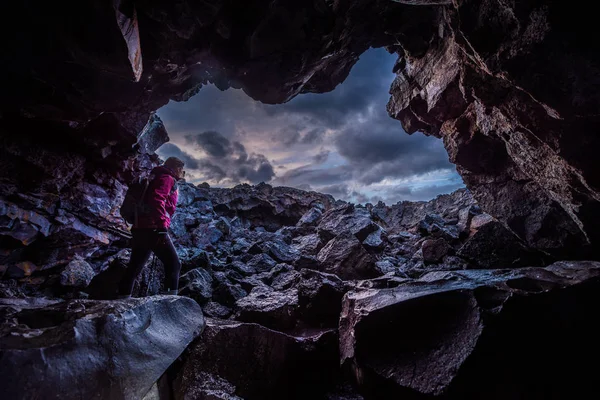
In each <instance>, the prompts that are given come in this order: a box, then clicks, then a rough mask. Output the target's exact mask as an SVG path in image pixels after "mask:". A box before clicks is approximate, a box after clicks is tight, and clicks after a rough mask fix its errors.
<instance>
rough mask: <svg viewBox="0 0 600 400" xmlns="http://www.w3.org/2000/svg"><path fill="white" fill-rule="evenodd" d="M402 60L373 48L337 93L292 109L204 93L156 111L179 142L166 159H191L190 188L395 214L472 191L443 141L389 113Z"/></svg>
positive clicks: (211, 90) (237, 92)
mask: <svg viewBox="0 0 600 400" xmlns="http://www.w3.org/2000/svg"><path fill="white" fill-rule="evenodd" d="M397 58H398V55H397V54H390V53H389V52H387V51H386V50H384V49H383V48H377V49H376V48H371V49H369V50H367V51H366V52H365V53H363V54H362V55H361V56H360V58H359V60H358V61H357V62H356V64H355V65H354V66H353V67H352V69H351V70H350V73H349V75H348V77H347V78H346V79H345V80H344V81H343V82H342V83H340V84H339V85H338V86H337V87H336V88H335V89H333V90H332V91H330V92H327V93H306V94H299V95H297V96H296V97H294V98H293V99H291V100H290V101H288V102H286V103H284V104H264V103H261V102H260V101H257V100H254V99H252V98H250V97H249V96H247V95H246V94H245V93H244V92H243V90H241V89H233V88H230V89H227V90H220V89H218V88H217V87H216V86H214V85H209V86H206V87H203V88H202V89H200V90H199V91H198V93H197V94H195V95H194V96H192V97H191V98H190V99H188V100H186V101H185V102H176V101H170V102H169V103H168V104H167V105H165V106H163V107H161V108H160V109H159V110H158V111H157V115H158V116H159V117H160V118H161V119H162V121H163V123H164V125H165V127H166V130H167V132H168V133H169V138H170V139H169V142H167V143H165V144H163V145H162V146H161V147H160V148H159V149H158V150H157V153H158V154H159V155H160V156H161V157H163V158H166V157H169V156H177V157H180V158H182V159H184V160H185V161H186V163H187V166H186V168H187V170H188V175H187V176H186V180H187V181H188V182H190V183H195V184H199V183H202V182H207V183H209V184H210V185H211V187H232V186H234V185H236V184H239V183H249V184H258V183H260V182H265V183H268V184H271V185H272V186H289V187H295V188H298V189H303V190H314V191H317V192H320V193H326V194H331V195H333V196H334V197H335V198H336V199H341V200H344V201H351V202H354V203H359V204H365V203H372V204H376V203H378V202H379V201H383V202H384V203H386V204H388V205H391V204H395V203H397V202H399V201H402V200H411V201H422V200H425V201H426V200H430V199H432V198H434V197H436V196H437V195H439V194H443V193H450V192H452V191H454V190H456V189H458V188H460V187H463V186H464V184H463V182H462V178H461V177H460V175H458V173H456V171H455V167H454V165H452V164H451V163H450V162H449V161H448V155H447V153H446V151H445V149H444V147H443V143H442V141H441V140H437V139H436V138H433V137H428V136H425V135H422V134H421V133H417V134H414V135H408V134H406V132H404V130H403V129H402V126H401V124H400V123H399V122H398V121H397V120H394V119H392V118H390V116H389V115H388V113H387V112H386V104H387V102H388V101H389V87H390V85H391V83H392V82H393V80H394V78H395V76H396V75H395V74H394V73H393V72H392V70H393V68H394V64H395V63H396V62H397Z"/></svg>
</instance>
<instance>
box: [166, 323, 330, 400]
mask: <svg viewBox="0 0 600 400" xmlns="http://www.w3.org/2000/svg"><path fill="white" fill-rule="evenodd" d="M338 354H339V353H338V340H337V334H336V331H335V330H332V329H326V330H316V331H312V332H299V333H298V334H295V335H288V334H284V333H281V332H276V331H272V330H270V329H268V328H265V327H263V326H260V325H257V324H249V323H242V322H236V321H223V320H215V319H210V318H209V319H207V327H206V329H205V330H204V333H203V334H202V336H201V338H200V339H199V340H198V341H196V342H195V343H194V344H193V345H192V346H190V347H189V348H188V350H186V352H185V354H184V356H183V364H182V366H181V370H180V372H179V374H178V376H177V378H176V379H175V381H174V385H173V389H174V390H173V391H174V395H175V396H174V397H175V399H176V400H183V399H190V398H195V397H192V395H191V394H190V393H191V391H192V390H193V388H195V387H197V385H198V384H199V382H201V381H202V379H203V378H202V377H204V376H205V375H204V374H207V373H208V374H211V375H212V376H214V377H218V378H219V379H223V380H225V381H227V382H229V383H230V384H231V385H233V386H234V387H235V388H236V389H235V395H237V396H239V397H241V398H243V399H247V400H255V399H256V400H258V399H266V400H275V399H290V400H296V399H297V400H301V399H312V398H318V395H322V394H324V393H325V392H326V391H327V390H328V389H329V387H330V386H331V385H332V382H333V379H334V378H335V377H336V375H337V372H338V370H339V358H338Z"/></svg>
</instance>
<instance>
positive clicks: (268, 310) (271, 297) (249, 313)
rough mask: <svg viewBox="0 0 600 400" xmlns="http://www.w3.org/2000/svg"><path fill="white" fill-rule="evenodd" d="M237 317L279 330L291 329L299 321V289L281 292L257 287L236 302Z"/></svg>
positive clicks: (239, 319)
mask: <svg viewBox="0 0 600 400" xmlns="http://www.w3.org/2000/svg"><path fill="white" fill-rule="evenodd" d="M235 305H236V309H237V311H236V314H235V318H236V319H237V320H238V321H243V322H255V323H257V324H260V325H263V326H265V327H267V328H270V329H273V330H278V331H289V330H291V329H293V328H294V327H295V325H296V322H297V311H298V290H297V289H287V290H285V291H282V292H279V291H276V290H273V289H269V288H268V287H264V286H262V287H255V288H254V289H252V291H251V292H250V294H249V295H248V296H246V297H244V298H242V299H240V300H238V301H237V302H236V304H235Z"/></svg>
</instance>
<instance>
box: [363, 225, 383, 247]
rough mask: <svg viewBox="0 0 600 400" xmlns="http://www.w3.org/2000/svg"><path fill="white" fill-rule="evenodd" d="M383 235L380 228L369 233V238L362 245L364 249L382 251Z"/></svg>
mask: <svg viewBox="0 0 600 400" xmlns="http://www.w3.org/2000/svg"><path fill="white" fill-rule="evenodd" d="M384 234H385V231H384V230H383V229H381V228H380V227H378V228H377V230H376V231H374V232H371V233H370V234H369V236H367V238H366V239H365V240H363V242H362V244H363V246H365V248H367V249H370V250H376V251H377V250H383V247H384V246H385V242H384V240H383V238H382V235H384Z"/></svg>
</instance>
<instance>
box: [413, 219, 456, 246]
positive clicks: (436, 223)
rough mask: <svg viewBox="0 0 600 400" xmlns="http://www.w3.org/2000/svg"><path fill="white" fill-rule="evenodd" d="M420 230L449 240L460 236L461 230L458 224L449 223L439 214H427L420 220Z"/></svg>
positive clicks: (422, 232) (425, 233) (423, 233)
mask: <svg viewBox="0 0 600 400" xmlns="http://www.w3.org/2000/svg"><path fill="white" fill-rule="evenodd" d="M419 231H420V233H421V234H422V235H431V236H434V237H440V238H443V239H445V240H447V241H453V240H456V239H458V238H459V236H460V232H459V229H458V227H457V226H456V225H448V224H447V223H446V221H445V220H444V219H443V218H442V217H441V216H440V215H437V214H427V215H425V217H424V218H423V219H422V220H421V221H420V222H419Z"/></svg>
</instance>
